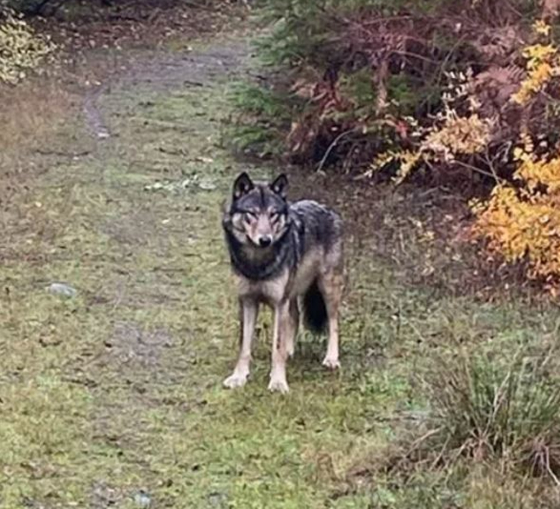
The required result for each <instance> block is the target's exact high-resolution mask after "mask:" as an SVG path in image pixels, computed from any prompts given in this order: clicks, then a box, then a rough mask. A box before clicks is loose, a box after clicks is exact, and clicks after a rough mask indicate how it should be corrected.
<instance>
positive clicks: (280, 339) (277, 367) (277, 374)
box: [268, 303, 293, 394]
mask: <svg viewBox="0 0 560 509" xmlns="http://www.w3.org/2000/svg"><path fill="white" fill-rule="evenodd" d="M290 336H291V334H290V315H289V303H282V304H280V305H279V306H277V307H276V309H275V310H274V334H273V338H272V369H271V371H270V383H269V384H268V389H269V390H270V391H273V392H281V393H282V394H285V393H287V392H288V391H289V390H290V388H289V387H288V382H287V380H286V359H287V357H288V352H287V348H286V347H287V343H288V341H289V340H288V338H289V337H290ZM292 344H293V343H292Z"/></svg>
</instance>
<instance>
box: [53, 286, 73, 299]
mask: <svg viewBox="0 0 560 509" xmlns="http://www.w3.org/2000/svg"><path fill="white" fill-rule="evenodd" d="M47 292H49V293H50V294H52V295H58V296H60V297H66V298H68V299H73V298H74V297H76V295H78V291H77V290H76V289H75V288H72V287H71V286H70V285H67V284H64V283H51V284H50V285H49V286H47Z"/></svg>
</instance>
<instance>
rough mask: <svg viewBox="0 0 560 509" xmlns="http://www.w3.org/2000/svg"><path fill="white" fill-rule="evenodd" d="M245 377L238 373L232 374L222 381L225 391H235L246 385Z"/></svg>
mask: <svg viewBox="0 0 560 509" xmlns="http://www.w3.org/2000/svg"><path fill="white" fill-rule="evenodd" d="M247 376H248V375H240V374H238V373H234V374H233V375H231V376H228V377H227V378H226V379H225V380H224V387H226V388H227V389H236V388H237V387H243V386H244V385H245V384H246V383H247Z"/></svg>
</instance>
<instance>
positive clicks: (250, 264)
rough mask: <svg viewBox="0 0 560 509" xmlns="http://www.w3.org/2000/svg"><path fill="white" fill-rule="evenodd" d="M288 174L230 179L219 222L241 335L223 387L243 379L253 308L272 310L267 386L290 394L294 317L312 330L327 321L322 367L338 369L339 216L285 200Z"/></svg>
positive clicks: (321, 327)
mask: <svg viewBox="0 0 560 509" xmlns="http://www.w3.org/2000/svg"><path fill="white" fill-rule="evenodd" d="M287 188H288V179H287V177H286V175H284V174H281V175H279V176H278V177H277V178H275V179H274V180H273V181H272V182H271V183H258V182H253V180H252V179H251V178H250V177H249V175H248V174H247V173H246V172H243V173H241V174H240V175H239V176H238V177H237V178H236V179H235V181H234V183H233V193H232V197H231V200H230V204H229V206H226V207H225V210H224V213H223V217H222V226H223V230H224V233H225V240H226V245H227V248H228V251H229V257H230V261H231V266H232V269H233V273H234V276H235V279H236V282H237V292H238V299H239V308H240V321H241V334H240V336H241V337H240V342H239V343H240V348H239V357H238V360H237V364H236V366H235V369H234V370H233V373H232V375H231V376H229V377H228V378H226V379H225V380H224V386H225V387H227V388H235V387H241V386H243V385H245V383H246V382H247V378H248V377H249V368H250V362H251V344H252V341H253V335H254V331H255V324H256V321H257V317H258V312H259V307H260V305H261V304H266V305H268V306H270V307H271V308H272V309H273V312H274V327H273V340H272V368H271V371H270V383H269V385H268V388H269V389H270V390H271V391H278V392H281V393H286V392H288V391H289V387H288V382H287V379H286V362H287V359H288V357H291V356H292V355H293V353H294V342H295V338H296V335H297V332H298V326H299V321H300V309H301V311H302V314H303V317H304V323H305V325H306V326H307V328H308V329H310V330H311V331H313V332H316V333H319V332H322V331H323V330H324V329H326V328H327V326H328V343H327V352H326V355H325V358H324V360H323V365H324V366H326V367H327V368H330V369H336V368H338V367H339V365H340V364H339V331H338V329H339V308H340V303H341V299H342V293H343V289H344V268H343V241H342V233H343V226H342V219H341V217H340V216H339V214H337V213H336V212H335V211H333V210H331V209H329V208H327V207H326V206H324V205H321V204H319V203H317V202H315V201H311V200H302V201H297V202H294V203H290V202H289V201H288V200H287Z"/></svg>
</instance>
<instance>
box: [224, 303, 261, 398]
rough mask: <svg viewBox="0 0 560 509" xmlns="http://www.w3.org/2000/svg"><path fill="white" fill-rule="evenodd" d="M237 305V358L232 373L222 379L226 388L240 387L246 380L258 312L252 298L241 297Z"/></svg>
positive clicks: (256, 304)
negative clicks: (238, 319)
mask: <svg viewBox="0 0 560 509" xmlns="http://www.w3.org/2000/svg"><path fill="white" fill-rule="evenodd" d="M239 305H240V307H241V313H240V314H241V338H240V339H241V340H240V345H239V358H238V359H237V364H236V366H235V369H234V370H233V373H232V375H231V376H229V377H228V378H226V379H225V380H224V386H225V387H227V388H228V389H234V388H236V387H242V386H244V385H245V383H246V382H247V378H248V377H249V365H250V363H251V344H252V342H253V335H254V333H255V325H256V323H257V317H258V313H259V307H258V303H257V302H256V301H255V300H253V299H242V300H240V301H239Z"/></svg>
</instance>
